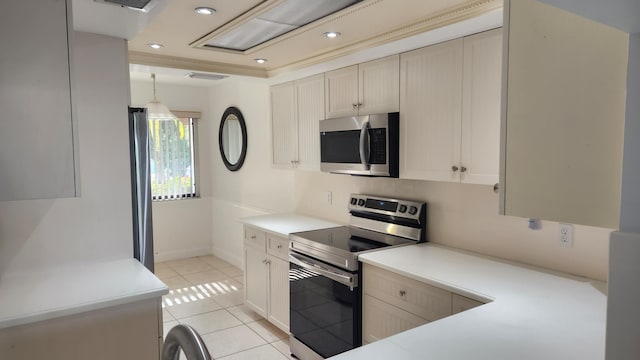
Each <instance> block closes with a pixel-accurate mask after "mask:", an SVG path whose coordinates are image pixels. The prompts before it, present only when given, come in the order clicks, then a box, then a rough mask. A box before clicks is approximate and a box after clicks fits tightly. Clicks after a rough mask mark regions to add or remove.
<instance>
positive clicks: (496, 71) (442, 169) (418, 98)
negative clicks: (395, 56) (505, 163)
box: [400, 29, 502, 184]
mask: <svg viewBox="0 0 640 360" xmlns="http://www.w3.org/2000/svg"><path fill="white" fill-rule="evenodd" d="M501 60H502V29H495V30H491V31H487V32H484V33H480V34H476V35H473V36H468V37H466V38H463V39H456V40H451V41H448V42H445V43H441V44H437V45H433V46H429V47H426V48H422V49H418V50H414V51H411V52H408V53H405V54H402V56H401V66H400V76H401V80H400V85H401V87H400V121H401V123H400V136H401V140H400V144H401V151H400V177H401V178H407V179H421V180H435V181H454V182H463V183H474V184H495V183H496V182H498V173H499V158H500V96H501V66H502V65H501Z"/></svg>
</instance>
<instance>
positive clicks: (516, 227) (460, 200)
mask: <svg viewBox="0 0 640 360" xmlns="http://www.w3.org/2000/svg"><path fill="white" fill-rule="evenodd" d="M295 181H296V198H295V201H296V211H298V212H300V213H304V214H308V215H313V216H317V217H321V218H325V219H327V220H333V221H337V222H341V223H347V222H348V221H349V215H348V212H347V208H346V207H347V201H348V199H349V194H351V193H364V194H373V195H380V196H387V197H398V198H406V199H418V200H423V201H426V202H427V206H428V208H427V227H428V235H427V236H428V239H429V241H431V242H434V243H439V244H443V245H447V246H451V247H455V248H460V249H465V250H471V251H475V252H479V253H482V254H487V255H492V256H497V257H501V258H505V259H510V260H515V261H518V262H523V263H526V264H531V265H535V266H540V267H543V268H548V269H553V270H559V271H563V272H567V273H571V274H576V275H581V276H586V277H590V278H594V279H599V280H606V279H607V266H608V260H607V257H608V253H609V250H608V246H609V233H610V230H608V229H601V228H593V227H586V226H578V225H576V226H574V244H573V247H572V248H567V247H563V246H561V245H560V243H559V242H558V240H557V224H558V223H556V222H551V221H543V222H542V228H541V229H540V230H530V229H528V219H523V218H516V217H508V216H500V215H498V195H497V194H495V193H494V192H493V187H492V186H485V185H468V184H454V183H445V182H431V181H415V180H399V179H385V178H363V177H354V176H348V175H334V174H324V173H315V172H303V171H298V172H296V177H295ZM327 191H331V192H332V195H333V204H332V205H329V204H327V201H326V192H327Z"/></svg>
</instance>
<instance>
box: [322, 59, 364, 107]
mask: <svg viewBox="0 0 640 360" xmlns="http://www.w3.org/2000/svg"><path fill="white" fill-rule="evenodd" d="M324 81H325V87H324V90H325V114H326V117H327V119H331V118H337V117H342V116H351V115H356V114H357V113H358V107H357V104H358V65H354V66H349V67H346V68H343V69H338V70H334V71H330V72H327V73H325V78H324Z"/></svg>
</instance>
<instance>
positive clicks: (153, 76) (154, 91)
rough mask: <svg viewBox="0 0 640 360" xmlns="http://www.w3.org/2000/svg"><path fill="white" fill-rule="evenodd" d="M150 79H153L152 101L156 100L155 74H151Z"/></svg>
mask: <svg viewBox="0 0 640 360" xmlns="http://www.w3.org/2000/svg"><path fill="white" fill-rule="evenodd" d="M151 79H152V80H153V101H158V100H157V99H156V74H154V73H152V74H151Z"/></svg>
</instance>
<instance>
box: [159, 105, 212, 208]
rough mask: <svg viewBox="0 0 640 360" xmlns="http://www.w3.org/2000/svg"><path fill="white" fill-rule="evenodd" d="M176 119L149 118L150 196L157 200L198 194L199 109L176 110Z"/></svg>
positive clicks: (176, 198)
mask: <svg viewBox="0 0 640 360" xmlns="http://www.w3.org/2000/svg"><path fill="white" fill-rule="evenodd" d="M173 113H174V114H175V115H176V116H177V119H174V120H149V154H150V158H151V159H150V163H151V164H150V167H151V169H150V170H151V196H152V198H153V200H154V201H159V200H178V199H185V198H192V197H196V195H197V188H196V178H195V174H196V153H195V144H194V139H196V120H197V119H198V118H199V117H200V115H199V114H197V113H190V112H179V111H174V112H173Z"/></svg>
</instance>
